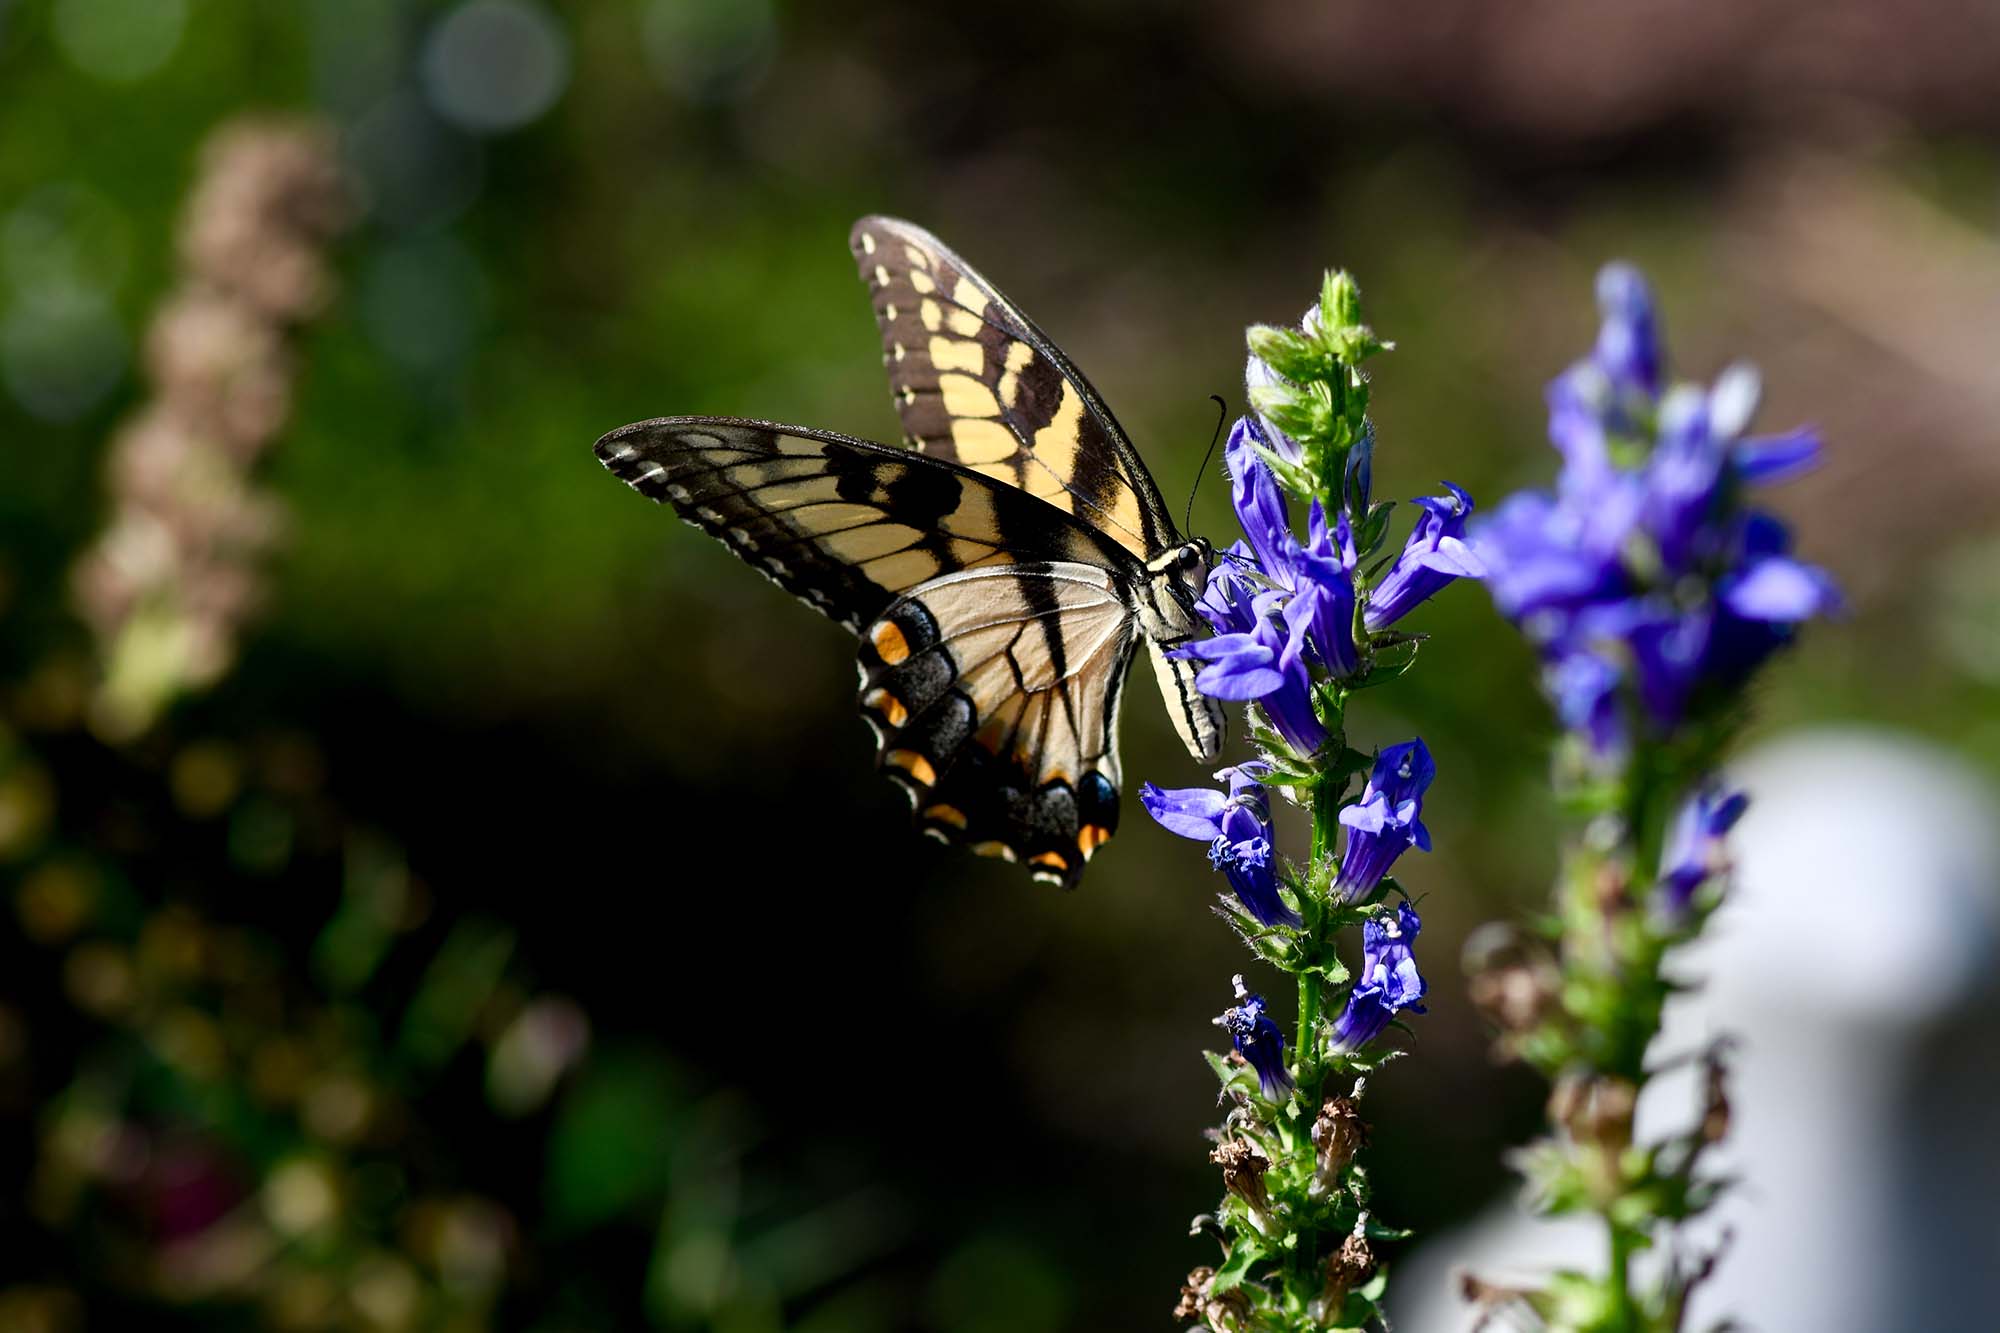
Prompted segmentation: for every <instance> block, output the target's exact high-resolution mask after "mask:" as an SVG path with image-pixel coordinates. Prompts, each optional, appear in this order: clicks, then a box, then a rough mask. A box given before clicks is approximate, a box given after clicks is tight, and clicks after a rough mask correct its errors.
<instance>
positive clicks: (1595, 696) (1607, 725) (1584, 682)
mask: <svg viewBox="0 0 2000 1333" xmlns="http://www.w3.org/2000/svg"><path fill="white" fill-rule="evenodd" d="M1619 679H1620V676H1619V672H1618V668H1617V667H1615V666H1613V665H1612V664H1611V663H1609V662H1607V661H1605V660H1604V659H1603V658H1602V657H1600V656H1598V655H1597V654H1595V653H1591V652H1585V651H1582V650H1578V651H1576V652H1570V653H1565V654H1564V655H1563V656H1562V657H1559V658H1557V659H1556V660H1555V661H1554V662H1552V663H1550V664H1549V666H1548V668H1547V669H1546V670H1545V671H1544V673H1543V677H1542V687H1543V688H1544V689H1545V690H1546V691H1547V692H1548V695H1549V698H1550V699H1551V700H1553V701H1554V703H1555V706H1556V716H1557V717H1558V718H1559V719H1560V720H1561V722H1562V724H1563V726H1564V727H1565V728H1566V729H1568V730H1570V731H1573V732H1577V733H1578V734H1580V735H1582V736H1583V737H1584V738H1585V739H1586V740H1587V741H1589V742H1590V748H1591V750H1592V751H1593V752H1595V753H1597V754H1601V755H1609V754H1615V753H1617V752H1618V751H1620V750H1622V749H1623V748H1624V745H1625V713H1624V709H1623V708H1622V707H1621V706H1620V704H1619V701H1618V682H1619Z"/></svg>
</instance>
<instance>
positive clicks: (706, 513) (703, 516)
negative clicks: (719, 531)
mask: <svg viewBox="0 0 2000 1333" xmlns="http://www.w3.org/2000/svg"><path fill="white" fill-rule="evenodd" d="M694 516H695V517H696V518H698V519H700V520H701V521H702V522H704V523H707V524H711V525H712V526H714V527H718V528H719V527H721V526H722V515H721V514H718V513H716V512H715V511H714V510H713V509H710V508H709V507H708V506H707V505H703V506H701V507H700V508H699V509H697V510H695V511H694Z"/></svg>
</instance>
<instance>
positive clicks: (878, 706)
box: [861, 690, 910, 727]
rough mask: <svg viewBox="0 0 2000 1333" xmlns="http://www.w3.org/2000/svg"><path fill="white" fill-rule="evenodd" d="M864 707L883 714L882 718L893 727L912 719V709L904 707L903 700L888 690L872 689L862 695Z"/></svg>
mask: <svg viewBox="0 0 2000 1333" xmlns="http://www.w3.org/2000/svg"><path fill="white" fill-rule="evenodd" d="M861 704H862V706H863V707H864V708H869V709H872V710H873V711H875V712H877V713H880V714H881V715H882V720H883V721H885V722H887V723H888V724H889V725H890V726H892V727H900V726H902V725H903V724H904V723H905V722H908V721H909V720H910V710H909V709H907V708H905V707H903V701H902V700H901V699H898V698H897V697H896V696H895V695H893V694H891V693H889V691H887V690H870V691H868V693H867V694H865V695H863V696H862V699H861Z"/></svg>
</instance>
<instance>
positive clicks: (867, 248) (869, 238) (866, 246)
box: [861, 231, 875, 255]
mask: <svg viewBox="0 0 2000 1333" xmlns="http://www.w3.org/2000/svg"><path fill="white" fill-rule="evenodd" d="M861 253H862V254H864V255H872V254H874V253H875V236H874V234H873V233H872V232H865V231H864V232H862V233H861Z"/></svg>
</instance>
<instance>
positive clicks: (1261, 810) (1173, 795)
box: [1139, 760, 1299, 926]
mask: <svg viewBox="0 0 2000 1333" xmlns="http://www.w3.org/2000/svg"><path fill="white" fill-rule="evenodd" d="M1268 768H1269V766H1268V765H1266V764H1263V763H1261V762H1259V761H1255V760H1253V761H1251V762H1250V763H1247V764H1241V765H1238V766H1237V767H1235V768H1225V769H1223V770H1222V771H1221V772H1220V773H1217V774H1216V777H1217V778H1219V779H1225V780H1227V781H1228V783H1229V795H1228V796H1226V797H1225V796H1224V795H1223V794H1222V793H1221V792H1219V791H1216V790H1214V789H1213V788H1209V787H1185V788H1181V789H1179V790H1172V791H1169V790H1164V789H1162V788H1160V787H1156V786H1154V785H1153V784H1152V783H1150V782H1148V783H1145V784H1144V785H1142V786H1141V787H1140V788H1139V800H1140V802H1141V803H1142V804H1144V805H1145V807H1146V813H1147V814H1150V815H1151V816H1152V817H1153V818H1154V819H1156V820H1158V821H1159V824H1160V826H1161V827H1162V828H1164V829H1166V830H1167V831H1168V832H1169V833H1177V834H1179V835H1180V836H1181V837H1183V838H1193V839H1195V840H1197V841H1201V842H1206V843H1207V844H1208V859H1209V864H1210V865H1212V866H1214V867H1215V868H1216V869H1217V870H1220V871H1222V872H1224V873H1225V874H1226V875H1227V876H1228V877H1229V887H1230V888H1232V889H1234V890H1235V891H1236V897H1237V899H1238V900H1239V901H1241V902H1242V904H1243V906H1244V908H1245V909H1246V910H1247V911H1248V912H1249V913H1250V915H1251V916H1254V917H1256V918H1257V920H1259V921H1261V922H1262V923H1263V924H1265V925H1267V926H1296V925H1298V924H1299V914H1298V913H1297V912H1294V911H1293V910H1292V909H1291V908H1289V907H1287V906H1285V902H1284V899H1282V898H1280V897H1279V896H1278V874H1277V868H1276V865H1275V864H1274V856H1273V853H1272V850H1271V807H1270V802H1269V801H1268V799H1267V798H1266V797H1265V795H1264V787H1263V784H1262V783H1261V782H1260V781H1259V780H1258V779H1259V778H1261V777H1262V776H1263V774H1264V773H1265V772H1266V771H1268Z"/></svg>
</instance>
